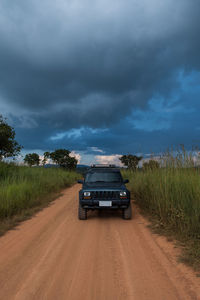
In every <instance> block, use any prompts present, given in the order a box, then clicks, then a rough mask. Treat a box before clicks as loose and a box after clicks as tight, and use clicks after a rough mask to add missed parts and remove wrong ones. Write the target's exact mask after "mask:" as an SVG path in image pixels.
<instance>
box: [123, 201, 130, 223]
mask: <svg viewBox="0 0 200 300" xmlns="http://www.w3.org/2000/svg"><path fill="white" fill-rule="evenodd" d="M131 217H132V209H131V203H130V204H129V207H128V208H125V209H124V210H123V218H124V219H125V220H130V219H131Z"/></svg>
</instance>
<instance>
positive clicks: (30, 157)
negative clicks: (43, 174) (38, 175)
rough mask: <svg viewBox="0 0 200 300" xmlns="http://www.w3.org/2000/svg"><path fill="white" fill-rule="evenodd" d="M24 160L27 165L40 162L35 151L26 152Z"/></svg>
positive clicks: (30, 165)
mask: <svg viewBox="0 0 200 300" xmlns="http://www.w3.org/2000/svg"><path fill="white" fill-rule="evenodd" d="M24 162H25V163H27V164H28V165H29V167H32V166H35V165H36V166H38V165H39V163H40V157H39V155H38V154H37V153H29V154H26V156H25V158H24Z"/></svg>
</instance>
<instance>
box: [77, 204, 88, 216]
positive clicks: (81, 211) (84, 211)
mask: <svg viewBox="0 0 200 300" xmlns="http://www.w3.org/2000/svg"><path fill="white" fill-rule="evenodd" d="M78 218H79V220H86V219H87V209H86V208H83V207H82V206H81V205H80V204H79V207H78Z"/></svg>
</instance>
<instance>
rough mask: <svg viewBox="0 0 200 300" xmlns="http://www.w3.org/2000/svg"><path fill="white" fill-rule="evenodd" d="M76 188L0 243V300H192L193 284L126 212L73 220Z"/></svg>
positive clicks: (165, 246) (196, 288)
mask: <svg viewBox="0 0 200 300" xmlns="http://www.w3.org/2000/svg"><path fill="white" fill-rule="evenodd" d="M79 188H80V185H74V186H73V187H71V188H69V189H66V190H65V191H63V194H62V196H61V197H59V198H58V199H57V200H55V201H54V202H53V203H51V204H50V205H49V207H47V208H45V209H43V210H42V211H40V212H39V213H38V214H37V215H35V216H34V217H33V218H31V219H30V220H28V221H26V222H23V223H21V224H20V225H19V226H18V227H16V228H15V229H14V230H12V231H9V232H8V233H6V234H5V235H4V236H3V237H1V238H0V299H2V300H4V299H6V300H9V299H17V300H29V299H37V300H38V299H59V300H62V299H69V300H79V299H84V300H85V299H87V300H96V299H97V300H98V299H100V300H112V299H113V300H117V299H119V300H121V299H123V300H124V299H136V300H151V299H152V300H165V299H166V300H175V299H180V300H184V299H200V279H199V278H197V277H196V276H195V274H194V273H193V272H192V271H191V270H190V269H189V268H188V267H186V266H184V265H183V264H180V263H177V259H176V255H177V253H178V250H177V249H176V248H174V246H173V244H172V243H169V242H167V241H166V239H165V238H164V237H160V236H157V235H155V234H152V233H151V231H150V230H149V228H148V227H147V221H146V220H145V219H144V218H143V217H142V216H141V215H140V214H139V212H138V211H137V209H136V208H133V219H132V220H130V221H126V220H123V219H121V215H120V213H119V212H102V213H100V214H98V212H90V213H89V217H88V220H87V221H79V220H78V219H77V206H78V190H79Z"/></svg>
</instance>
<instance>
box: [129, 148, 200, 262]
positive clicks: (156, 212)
mask: <svg viewBox="0 0 200 300" xmlns="http://www.w3.org/2000/svg"><path fill="white" fill-rule="evenodd" d="M161 164H162V168H159V169H152V170H150V169H149V170H146V171H144V170H138V171H136V172H133V171H130V170H125V171H123V176H124V177H126V178H129V180H130V183H129V188H130V190H131V192H132V195H133V197H134V199H135V200H136V202H137V203H138V205H139V206H140V207H141V208H142V209H143V210H144V211H146V212H148V213H149V214H151V215H153V216H154V217H155V218H156V219H157V221H158V224H159V225H160V227H162V228H163V229H166V231H168V232H171V233H173V234H175V235H176V237H178V238H180V239H181V240H182V241H188V244H187V246H188V245H189V247H188V249H187V250H188V253H189V254H190V255H191V256H192V262H193V263H194V261H195V263H199V265H200V169H199V168H195V167H194V163H193V160H192V157H191V155H190V154H189V155H188V154H187V153H186V152H185V151H180V152H179V153H178V154H177V155H176V156H174V155H172V154H169V153H168V154H167V155H165V156H164V157H163V158H162V163H161ZM187 259H188V260H190V258H189V256H188V257H187Z"/></svg>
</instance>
